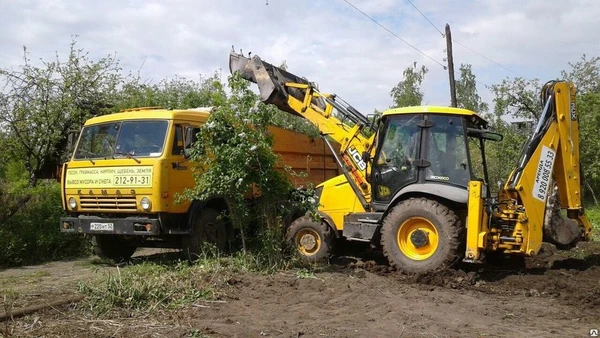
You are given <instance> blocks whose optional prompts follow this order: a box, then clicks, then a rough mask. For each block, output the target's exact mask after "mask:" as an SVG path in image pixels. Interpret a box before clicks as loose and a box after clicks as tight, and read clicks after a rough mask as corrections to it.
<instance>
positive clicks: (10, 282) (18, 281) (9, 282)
mask: <svg viewBox="0 0 600 338" xmlns="http://www.w3.org/2000/svg"><path fill="white" fill-rule="evenodd" d="M47 276H50V272H48V271H45V270H41V271H34V272H30V273H24V274H19V275H13V276H5V277H0V289H7V288H9V287H12V286H16V285H23V284H35V283H39V282H40V281H42V278H43V277H47Z"/></svg>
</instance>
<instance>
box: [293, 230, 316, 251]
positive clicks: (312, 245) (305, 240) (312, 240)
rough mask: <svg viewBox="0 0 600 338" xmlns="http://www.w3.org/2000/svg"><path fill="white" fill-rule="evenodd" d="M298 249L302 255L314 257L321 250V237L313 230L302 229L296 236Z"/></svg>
mask: <svg viewBox="0 0 600 338" xmlns="http://www.w3.org/2000/svg"><path fill="white" fill-rule="evenodd" d="M296 247H297V248H298V251H300V253H301V254H303V255H305V256H312V255H314V254H316V253H317V252H319V250H320V249H321V236H319V233H318V232H316V231H315V230H313V229H302V230H300V231H298V233H297V234H296Z"/></svg>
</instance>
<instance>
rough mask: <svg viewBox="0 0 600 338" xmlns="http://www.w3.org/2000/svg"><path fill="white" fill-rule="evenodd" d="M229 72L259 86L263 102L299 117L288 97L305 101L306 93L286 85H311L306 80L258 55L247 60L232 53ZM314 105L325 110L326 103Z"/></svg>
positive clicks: (230, 54)
mask: <svg viewBox="0 0 600 338" xmlns="http://www.w3.org/2000/svg"><path fill="white" fill-rule="evenodd" d="M229 71H231V73H232V74H233V73H235V72H236V71H238V72H240V74H241V76H242V78H243V79H245V80H248V81H251V82H254V83H256V84H258V90H259V92H260V99H261V101H263V102H264V103H270V104H273V105H275V106H277V107H278V108H279V109H281V110H283V111H285V112H288V113H291V114H294V115H298V112H296V111H295V110H294V109H292V108H291V107H289V106H288V103H287V101H288V100H287V98H288V95H291V96H293V97H295V98H296V99H298V100H301V101H302V100H304V96H305V93H306V91H305V90H303V89H299V88H293V87H286V83H299V84H310V83H309V82H308V80H306V79H303V78H301V77H299V76H296V75H294V74H292V73H290V72H288V71H286V70H285V69H283V68H279V67H276V66H273V65H272V64H270V63H268V62H265V61H263V60H261V58H260V57H259V56H258V55H254V56H253V57H252V58H247V57H245V56H243V55H242V54H238V53H236V52H230V53H229ZM313 103H314V104H317V105H318V106H319V107H321V108H323V109H324V107H325V104H324V103H321V102H313Z"/></svg>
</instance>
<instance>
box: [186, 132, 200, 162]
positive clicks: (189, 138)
mask: <svg viewBox="0 0 600 338" xmlns="http://www.w3.org/2000/svg"><path fill="white" fill-rule="evenodd" d="M199 132H200V128H198V127H192V126H186V127H184V135H185V137H184V138H183V139H184V150H183V151H184V153H185V154H186V155H187V156H189V154H190V150H191V149H192V145H193V144H194V143H195V142H196V140H197V137H196V134H198V133H199Z"/></svg>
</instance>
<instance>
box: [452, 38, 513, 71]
mask: <svg viewBox="0 0 600 338" xmlns="http://www.w3.org/2000/svg"><path fill="white" fill-rule="evenodd" d="M452 42H454V43H456V44H458V45H460V46H462V47H463V48H465V49H468V50H470V51H471V52H473V53H475V54H477V55H479V56H481V57H482V58H484V59H486V60H488V61H490V62H492V63H495V64H496V65H497V66H499V67H502V68H504V69H505V70H507V71H509V72H511V73H513V74H515V75H517V76H521V75H519V74H518V73H517V72H515V71H512V70H510V69H508V68H507V67H505V66H503V65H501V64H499V63H498V62H496V61H494V60H492V59H490V58H489V57H487V56H485V55H483V54H481V53H479V52H477V51H475V50H474V49H472V48H469V47H467V46H465V45H464V44H462V43H460V42H458V41H456V40H454V39H452Z"/></svg>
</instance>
